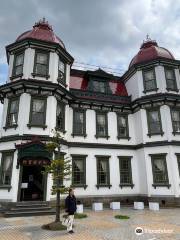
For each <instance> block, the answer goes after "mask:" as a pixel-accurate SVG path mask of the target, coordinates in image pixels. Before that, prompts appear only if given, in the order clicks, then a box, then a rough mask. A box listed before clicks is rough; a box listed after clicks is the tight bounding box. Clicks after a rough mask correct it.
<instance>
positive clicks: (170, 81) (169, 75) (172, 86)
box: [164, 67, 177, 90]
mask: <svg viewBox="0 0 180 240" xmlns="http://www.w3.org/2000/svg"><path fill="white" fill-rule="evenodd" d="M164 70H165V77H166V85H167V90H177V85H176V76H175V72H174V69H173V68H167V67H166V68H164Z"/></svg>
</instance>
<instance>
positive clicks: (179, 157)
mask: <svg viewBox="0 0 180 240" xmlns="http://www.w3.org/2000/svg"><path fill="white" fill-rule="evenodd" d="M175 155H176V158H177V165H178V172H179V178H180V153H175Z"/></svg>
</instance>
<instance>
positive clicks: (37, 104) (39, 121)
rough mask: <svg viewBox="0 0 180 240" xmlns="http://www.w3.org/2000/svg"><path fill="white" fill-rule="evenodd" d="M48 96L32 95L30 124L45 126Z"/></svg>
mask: <svg viewBox="0 0 180 240" xmlns="http://www.w3.org/2000/svg"><path fill="white" fill-rule="evenodd" d="M46 102H47V99H46V98H39V97H32V98H31V109H30V119H29V125H30V126H37V127H38V126H39V127H45V123H46Z"/></svg>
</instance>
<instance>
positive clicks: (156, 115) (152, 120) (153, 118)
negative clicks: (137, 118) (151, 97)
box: [147, 108, 163, 136]
mask: <svg viewBox="0 0 180 240" xmlns="http://www.w3.org/2000/svg"><path fill="white" fill-rule="evenodd" d="M147 120H148V135H149V136H151V135H156V134H161V135H163V132H162V126H161V116H160V109H159V108H158V109H151V110H147Z"/></svg>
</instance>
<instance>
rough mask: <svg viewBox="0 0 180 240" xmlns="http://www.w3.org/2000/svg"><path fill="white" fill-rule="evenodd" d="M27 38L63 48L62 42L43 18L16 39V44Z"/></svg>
mask: <svg viewBox="0 0 180 240" xmlns="http://www.w3.org/2000/svg"><path fill="white" fill-rule="evenodd" d="M29 38H31V39H36V40H41V41H46V42H51V43H57V44H59V45H60V46H61V47H63V48H65V45H64V43H63V41H62V40H61V39H60V38H59V37H58V36H56V34H55V33H54V32H53V29H52V26H50V25H49V23H48V22H47V21H45V18H43V20H40V21H39V22H37V23H35V25H34V26H33V29H32V30H29V31H26V32H24V33H22V34H21V35H20V36H19V37H18V38H17V39H16V42H18V41H21V40H24V39H29Z"/></svg>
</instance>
